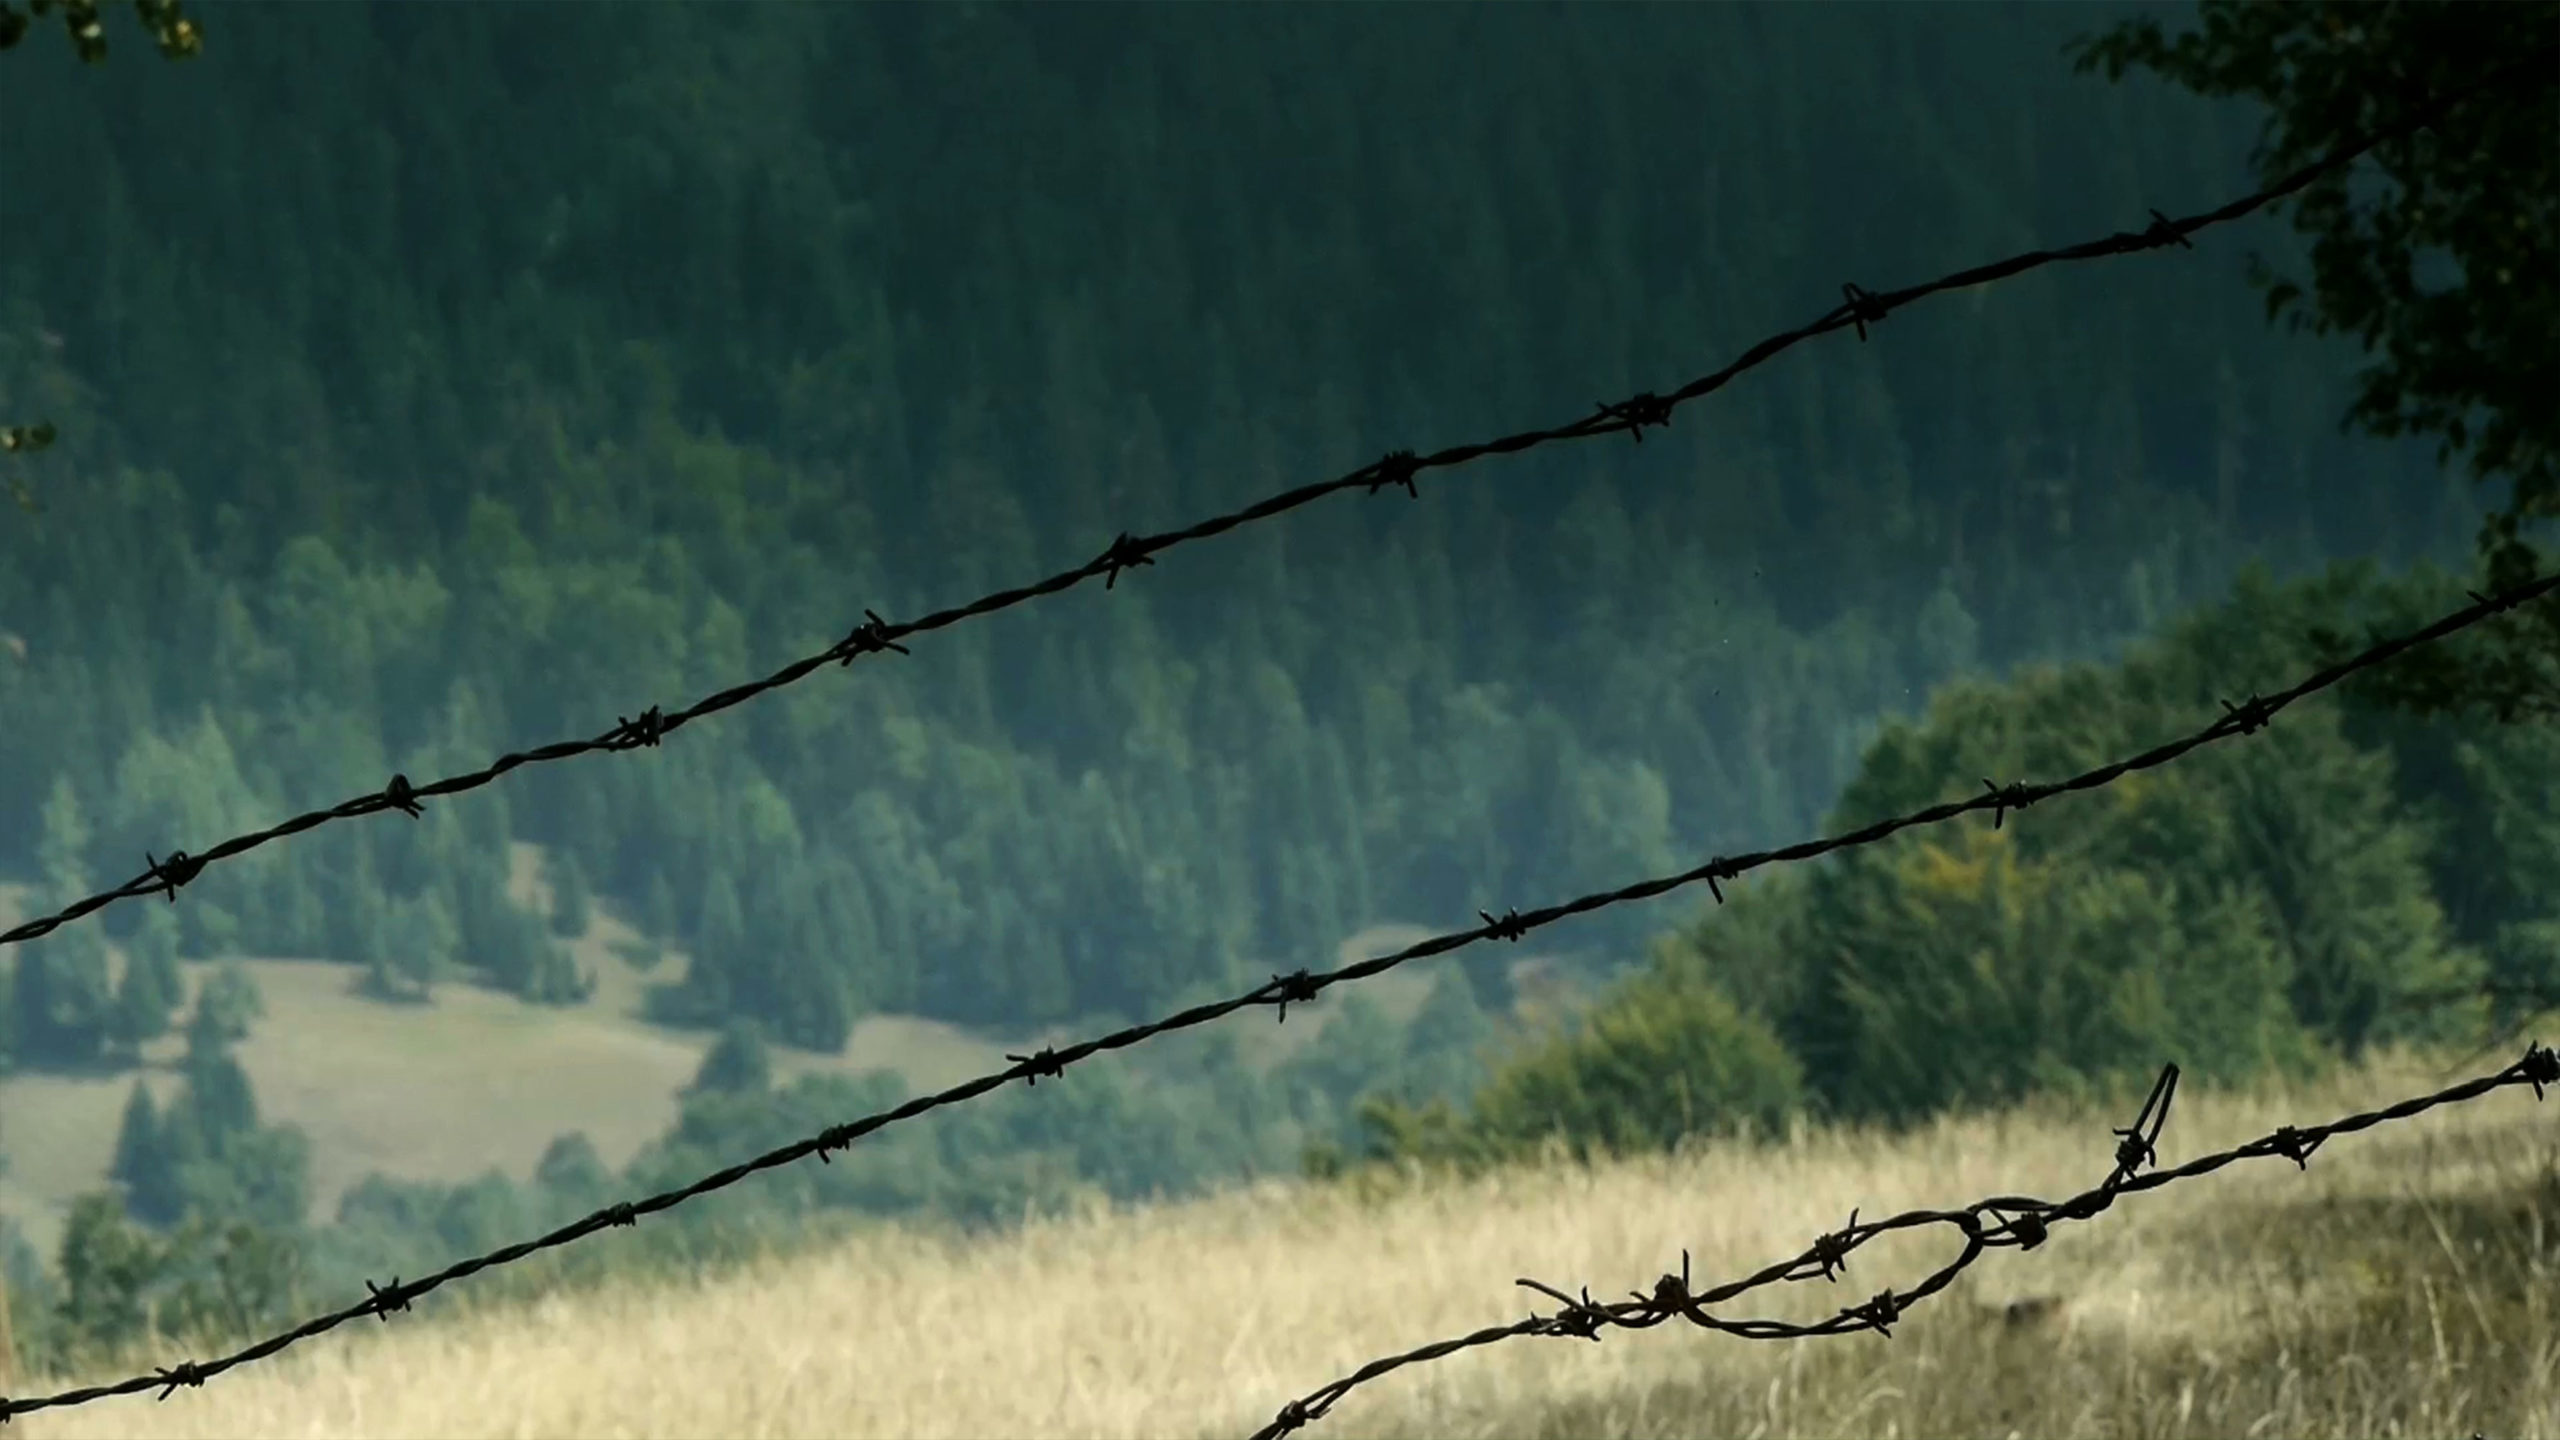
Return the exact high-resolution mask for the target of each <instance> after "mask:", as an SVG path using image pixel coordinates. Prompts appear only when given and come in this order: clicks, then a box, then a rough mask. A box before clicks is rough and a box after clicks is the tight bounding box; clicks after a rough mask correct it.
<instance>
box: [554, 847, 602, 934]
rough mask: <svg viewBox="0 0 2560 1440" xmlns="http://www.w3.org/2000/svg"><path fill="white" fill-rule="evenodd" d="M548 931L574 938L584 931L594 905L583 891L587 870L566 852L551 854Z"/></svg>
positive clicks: (585, 888)
mask: <svg viewBox="0 0 2560 1440" xmlns="http://www.w3.org/2000/svg"><path fill="white" fill-rule="evenodd" d="M550 868H551V933H552V934H554V935H562V936H568V937H571V938H574V937H576V936H580V935H584V934H586V933H587V925H588V923H589V922H590V921H591V919H592V918H593V917H592V915H591V914H590V912H591V911H592V909H593V908H594V907H593V905H592V904H591V903H590V897H589V896H588V894H587V872H586V870H585V869H584V868H583V867H581V866H580V865H579V864H578V857H577V856H575V855H571V854H569V853H568V852H566V851H555V852H553V854H552V856H551V865H550Z"/></svg>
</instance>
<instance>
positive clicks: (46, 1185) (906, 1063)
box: [0, 844, 1534, 1257]
mask: <svg viewBox="0 0 2560 1440" xmlns="http://www.w3.org/2000/svg"><path fill="white" fill-rule="evenodd" d="M513 858H514V862H515V864H514V877H513V880H514V888H515V890H516V892H517V895H518V898H519V899H521V900H524V901H526V902H527V903H530V904H532V905H534V906H536V907H537V908H538V909H540V910H541V911H542V912H544V913H548V910H549V907H550V895H549V891H548V888H547V886H546V885H545V884H544V882H543V880H542V878H541V856H540V853H539V852H538V851H537V850H536V849H535V847H533V846H530V845H521V844H520V845H518V846H516V847H515V855H514V857H513ZM24 899H25V887H24V886H23V885H0V924H7V923H14V922H15V920H16V919H18V918H20V915H21V913H22V911H23V906H24ZM595 913H596V919H595V921H594V923H592V924H591V925H590V926H589V928H588V930H587V933H585V934H584V935H582V936H579V937H577V938H576V939H575V940H574V941H572V942H570V949H571V951H572V953H573V954H574V955H575V957H576V961H577V965H578V968H579V969H581V970H583V971H585V972H587V973H589V974H592V975H594V976H595V977H596V982H597V983H596V991H595V994H594V995H592V996H591V997H589V999H588V1001H587V1002H586V1003H585V1004H582V1005H575V1006H567V1007H552V1006H542V1005H531V1004H527V1003H525V1002H524V1001H521V1000H518V999H516V998H515V997H513V996H511V995H506V994H502V993H499V992H495V991H490V990H485V989H480V988H478V987H475V986H471V985H464V984H446V985H440V986H438V987H437V988H436V992H435V999H434V1003H432V1004H430V1005H423V1006H419V1005H398V1004H386V1003H384V1002H381V1001H377V1000H373V999H368V998H366V997H365V996H363V995H360V994H358V993H357V992H356V991H355V989H354V984H355V982H356V980H357V979H358V978H359V977H360V976H361V974H362V971H361V970H360V968H358V967H356V966H352V965H346V964H340V963H336V962H332V961H327V960H317V959H272V958H264V959H261V958H252V959H247V960H244V961H243V962H242V963H243V967H244V968H245V969H247V970H248V972H249V973H250V975H251V976H252V977H254V978H255V979H256V981H257V984H258V988H259V990H260V992H261V994H262V995H263V997H264V998H265V1001H266V1007H267V1013H266V1018H265V1019H263V1020H261V1021H259V1022H258V1024H257V1025H256V1027H255V1028H254V1029H253V1030H252V1031H251V1033H250V1035H249V1038H248V1039H247V1040H245V1041H243V1042H242V1043H241V1044H240V1045H239V1047H238V1050H237V1054H238V1056H239V1059H240V1064H241V1067H242V1068H243V1069H245V1070H246V1071H247V1072H248V1074H249V1079H250V1082H251V1084H252V1085H253V1086H255V1087H256V1093H257V1097H258V1107H259V1113H260V1115H261V1116H262V1117H263V1118H264V1119H267V1120H269V1121H281V1122H285V1123H288V1124H293V1125H299V1126H301V1127H302V1129H303V1132H304V1133H305V1134H306V1135H308V1136H309V1137H310V1140H311V1152H312V1173H311V1192H312V1218H313V1219H314V1220H317V1221H325V1220H327V1219H329V1218H330V1217H331V1216H334V1215H335V1214H336V1213H337V1204H338V1197H339V1195H340V1194H341V1193H343V1192H344V1191H345V1190H346V1189H347V1188H348V1187H349V1186H351V1185H353V1184H355V1183H356V1182H357V1181H359V1180H361V1179H363V1178H364V1177H365V1176H366V1175H368V1174H370V1173H373V1172H375V1171H380V1172H382V1173H383V1174H386V1175H390V1176H394V1177H396V1178H399V1179H403V1180H437V1181H448V1182H452V1181H463V1180H469V1179H471V1178H473V1177H475V1176H478V1175H480V1174H482V1173H484V1172H486V1171H488V1170H490V1169H493V1168H494V1169H496V1170H498V1171H500V1172H502V1173H504V1174H506V1175H508V1176H509V1177H511V1178H513V1179H517V1180H523V1179H526V1178H528V1177H530V1176H531V1175H532V1173H533V1168H534V1165H535V1163H536V1162H537V1161H539V1160H540V1159H541V1157H542V1152H543V1149H544V1147H546V1146H548V1145H549V1144H550V1143H551V1141H552V1140H554V1139H556V1138H557V1137H559V1136H561V1135H564V1134H567V1133H569V1132H570V1131H576V1130H582V1131H584V1132H586V1136H587V1138H588V1139H589V1140H590V1141H592V1142H593V1143H594V1145H595V1147H596V1151H597V1153H598V1155H599V1156H600V1157H601V1158H602V1159H603V1160H604V1162H605V1163H606V1164H607V1165H611V1166H615V1167H619V1166H621V1165H623V1164H624V1163H625V1162H627V1161H628V1160H629V1159H630V1158H631V1157H632V1156H633V1155H634V1154H636V1153H637V1152H638V1151H639V1149H640V1147H641V1146H642V1145H644V1144H646V1143H647V1142H648V1141H650V1140H652V1139H655V1138H656V1137H657V1136H659V1135H661V1134H663V1133H665V1131H666V1129H667V1127H668V1126H669V1125H671V1124H673V1123H674V1121H675V1118H676V1110H677V1092H678V1091H679V1090H680V1089H682V1088H683V1086H684V1085H685V1083H686V1082H687V1081H689V1080H691V1079H692V1078H693V1074H694V1071H695V1069H696V1068H697V1067H698V1066H699V1065H700V1064H701V1062H702V1056H703V1053H704V1052H705V1051H706V1050H708V1049H709V1048H710V1046H711V1042H712V1037H711V1036H710V1035H709V1034H707V1033H704V1032H700V1031H685V1030H673V1029H668V1028H666V1027H663V1026H659V1025H655V1024H652V1023H650V1022H648V1021H646V1020H643V1019H642V1018H641V1012H640V1006H641V1001H642V997H643V994H644V992H645V990H646V988H647V987H648V986H649V985H652V984H655V983H657V982H660V981H665V980H672V979H676V978H679V977H681V976H682V975H683V973H684V965H685V957H684V956H683V954H682V953H681V952H671V953H669V954H668V955H667V956H666V958H665V959H663V960H662V961H660V962H659V963H658V964H657V965H656V966H654V967H652V968H651V969H650V970H649V971H648V972H646V973H645V974H644V973H642V972H640V971H638V970H635V969H634V968H633V967H632V966H631V965H630V964H629V963H628V962H626V961H625V960H624V959H623V958H622V957H621V956H620V955H619V954H617V953H616V952H615V948H614V947H615V946H616V944H617V943H625V942H630V941H634V940H637V939H638V938H639V937H638V936H637V934H636V933H635V932H634V931H633V930H632V929H631V928H630V927H629V926H627V925H625V924H624V923H622V922H621V921H620V920H619V919H617V918H615V917H614V916H613V915H612V914H610V913H609V912H608V911H607V910H605V909H604V908H603V907H601V906H599V907H598V908H597V910H596V912H595ZM89 923H95V922H94V921H93V922H89ZM1427 933H1429V932H1427V931H1424V930H1422V929H1421V928H1419V927H1415V926H1409V925H1381V926H1375V927H1372V928H1370V929H1368V930H1364V931H1362V932H1361V933H1359V934H1357V935H1354V936H1352V937H1351V938H1350V939H1348V940H1346V941H1345V942H1344V943H1343V945H1342V947H1341V951H1342V954H1341V957H1340V960H1341V961H1342V962H1348V961H1351V960H1357V959H1362V958H1365V957H1367V956H1369V955H1372V954H1380V953H1384V952H1385V951H1387V950H1389V949H1393V948H1395V947H1397V946H1401V945H1405V944H1410V943H1412V942H1413V941H1414V940H1415V939H1418V938H1420V937H1421V936H1423V935H1425V934H1427ZM119 963H120V962H119ZM1297 963H1303V962H1293V963H1292V964H1290V965H1288V966H1282V967H1274V968H1288V969H1294V968H1296V964H1297ZM1523 963H1524V964H1533V963H1534V957H1533V959H1532V960H1530V961H1524V962H1523ZM212 968H213V967H212V966H211V964H209V963H201V962H189V963H187V964H186V965H185V966H184V969H185V971H186V978H187V983H188V985H189V987H190V990H191V991H192V989H193V987H195V986H197V985H200V984H201V983H203V980H204V978H205V977H206V976H207V975H209V974H210V973H211V972H212ZM1429 981H1430V977H1429V976H1428V975H1425V974H1422V973H1420V972H1419V971H1413V972H1399V973H1396V974H1392V975H1385V976H1380V977H1378V978H1377V979H1375V980H1371V981H1369V982H1367V983H1366V984H1364V985H1363V986H1362V987H1361V993H1363V994H1365V995H1368V996H1369V997H1370V998H1371V999H1373V1000H1375V1001H1377V1002H1378V1003H1379V1004H1380V1005H1381V1006H1382V1007H1384V1008H1385V1009H1386V1010H1387V1011H1388V1012H1389V1013H1390V1014H1392V1015H1395V1016H1397V1017H1398V1018H1403V1017H1405V1016H1407V1015H1409V1014H1410V1013H1411V1012H1412V1011H1413V1010H1414V1008H1416V1007H1417V1006H1419V1005H1420V1003H1421V1002H1422V999H1423V995H1424V992H1425V991H1426V989H1427V988H1428V985H1429ZM1330 1013H1332V1012H1330V1011H1329V1010H1327V1009H1326V1008H1322V1007H1319V1008H1317V1009H1316V1010H1315V1011H1314V1012H1313V1013H1312V1014H1309V1015H1308V1016H1307V1018H1306V1019H1305V1020H1304V1021H1300V1020H1299V1019H1298V1018H1297V1017H1296V1016H1294V1015H1293V1016H1292V1019H1291V1023H1290V1024H1289V1025H1287V1026H1285V1027H1282V1026H1269V1025H1265V1026H1252V1027H1245V1028H1243V1029H1242V1030H1240V1031H1239V1037H1240V1039H1241V1040H1242V1042H1243V1044H1244V1047H1245V1052H1246V1059H1247V1060H1248V1062H1249V1063H1257V1064H1270V1063H1274V1062H1276V1061H1278V1060H1279V1059H1281V1058H1283V1057H1284V1056H1285V1055H1287V1054H1288V1053H1289V1052H1290V1051H1291V1050H1292V1049H1294V1048H1296V1047H1298V1046H1302V1045H1305V1044H1307V1043H1308V1042H1310V1041H1311V1040H1313V1039H1314V1038H1315V1037H1316V1036H1317V1035H1319V1034H1321V1033H1322V1030H1323V1027H1324V1024H1325V1021H1326V1018H1327V1017H1328V1015H1329V1014H1330ZM1061 1038H1063V1032H1061V1033H1060V1034H1054V1035H1053V1034H1040V1035H1029V1036H1025V1035H987V1034H980V1033H975V1032H972V1031H970V1030H968V1029H965V1028H963V1027H961V1026H957V1025H950V1024H946V1023H943V1022H941V1021H936V1020H928V1019H923V1018H920V1017H917V1016H907V1015H871V1016H866V1017H864V1018H863V1019H862V1020H861V1021H859V1022H857V1023H856V1025H855V1026H854V1030H853V1034H852V1037H851V1038H850V1039H849V1040H848V1041H847V1042H846V1044H845V1047H844V1049H843V1051H842V1052H841V1053H839V1054H834V1055H819V1054H812V1053H809V1052H806V1051H797V1050H792V1049H789V1048H787V1047H782V1046H776V1047H774V1050H773V1070H774V1077H775V1079H776V1081H777V1082H785V1083H787V1082H788V1081H790V1080H791V1079H793V1078H795V1077H797V1076H799V1075H802V1074H806V1073H809V1072H812V1071H819V1070H835V1071H847V1072H851V1071H862V1070H889V1071H894V1072H896V1073H897V1074H899V1075H901V1076H903V1077H904V1078H905V1079H906V1081H907V1083H908V1085H909V1086H910V1087H912V1088H915V1089H919V1090H932V1089H940V1088H942V1087H944V1086H948V1085H952V1084H956V1083H958V1082H960V1081H962V1080H966V1079H969V1078H970V1077H972V1076H975V1075H980V1074H983V1073H985V1072H986V1071H989V1070H996V1069H1001V1068H1003V1067H1004V1065H1005V1064H1006V1061H1005V1059H1004V1052H1006V1051H1007V1050H1017V1051H1020V1050H1028V1049H1031V1048H1036V1047H1037V1046H1039V1045H1041V1044H1046V1043H1050V1042H1051V1041H1053V1040H1058V1039H1061ZM1026 1042H1027V1043H1026ZM184 1048H185V1047H184V1043H183V1041H181V1040H180V1039H179V1038H178V1037H177V1036H175V1035H171V1036H167V1037H164V1038H163V1039H161V1040H160V1041H158V1042H156V1043H155V1044H153V1045H151V1046H148V1047H146V1048H145V1051H144V1055H143V1060H144V1064H143V1066H142V1067H141V1068H140V1069H139V1070H133V1069H125V1070H116V1071H110V1072H103V1073H99V1074H95V1075H31V1074H17V1075H11V1076H8V1077H6V1078H5V1079H0V1117H5V1122H6V1123H5V1126H0V1148H5V1149H6V1151H7V1153H8V1156H9V1170H8V1173H7V1174H6V1175H0V1214H6V1215H8V1216H10V1217H12V1218H14V1219H15V1220H17V1222H18V1223H19V1225H20V1226H22V1227H23V1228H24V1229H25V1231H26V1234H27V1237H28V1239H29V1241H30V1242H31V1243H33V1244H34V1245H35V1246H36V1247H37V1249H38V1250H39V1251H40V1252H42V1253H43V1254H45V1255H47V1256H48V1257H49V1256H51V1254H52V1253H53V1250H54V1247H55V1245H56V1244H57V1242H58V1240H59V1237H60V1235H61V1230H62V1223H63V1219H64V1217H65V1216H66V1215H67V1214H68V1212H69V1209H70V1205H71V1202H72V1200H73V1199H74V1198H75V1197H77V1196H78V1195H80V1194H82V1193H84V1192H87V1191H90V1190H94V1189H97V1188H98V1187H100V1186H101V1185H104V1184H105V1183H106V1176H107V1168H108V1165H109V1163H110V1161H111V1160H112V1159H113V1157H114V1153H115V1139H116V1130H117V1126H118V1124H119V1122H120V1121H121V1119H122V1117H123V1111H124V1104H125V1097H126V1094H127V1092H128V1091H130V1090H131V1088H132V1085H133V1081H134V1078H135V1076H136V1075H140V1076H142V1077H143V1080H144V1083H145V1084H147V1085H149V1086H150V1087H151V1089H152V1092H153V1095H154V1098H156V1099H158V1100H160V1101H162V1102H163V1103H166V1102H167V1101H168V1100H170V1099H171V1098H172V1097H173V1096H174V1095H175V1094H176V1093H177V1090H178V1089H179V1085H180V1081H179V1078H178V1075H177V1070H176V1066H177V1061H178V1059H179V1057H180V1055H181V1053H182V1052H183V1050H184Z"/></svg>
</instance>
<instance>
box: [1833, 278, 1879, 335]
mask: <svg viewBox="0 0 2560 1440" xmlns="http://www.w3.org/2000/svg"><path fill="white" fill-rule="evenodd" d="M1840 293H1841V294H1842V295H1844V296H1847V297H1848V300H1847V303H1845V304H1843V305H1842V306H1840V308H1839V309H1837V310H1834V311H1832V312H1831V313H1832V314H1834V315H1837V314H1839V313H1840V312H1841V311H1842V310H1845V311H1847V312H1848V313H1849V323H1851V324H1853V325H1855V326H1857V327H1858V343H1859V344H1861V345H1863V344H1865V343H1867V327H1868V326H1869V325H1874V324H1881V323H1882V322H1883V320H1884V317H1885V316H1887V315H1889V314H1891V313H1893V312H1892V307H1891V306H1888V305H1886V304H1885V303H1884V301H1882V300H1880V299H1878V298H1876V297H1875V296H1874V295H1872V294H1869V293H1868V292H1867V291H1864V290H1861V289H1859V288H1858V287H1857V286H1855V285H1843V286H1841V287H1840Z"/></svg>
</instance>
